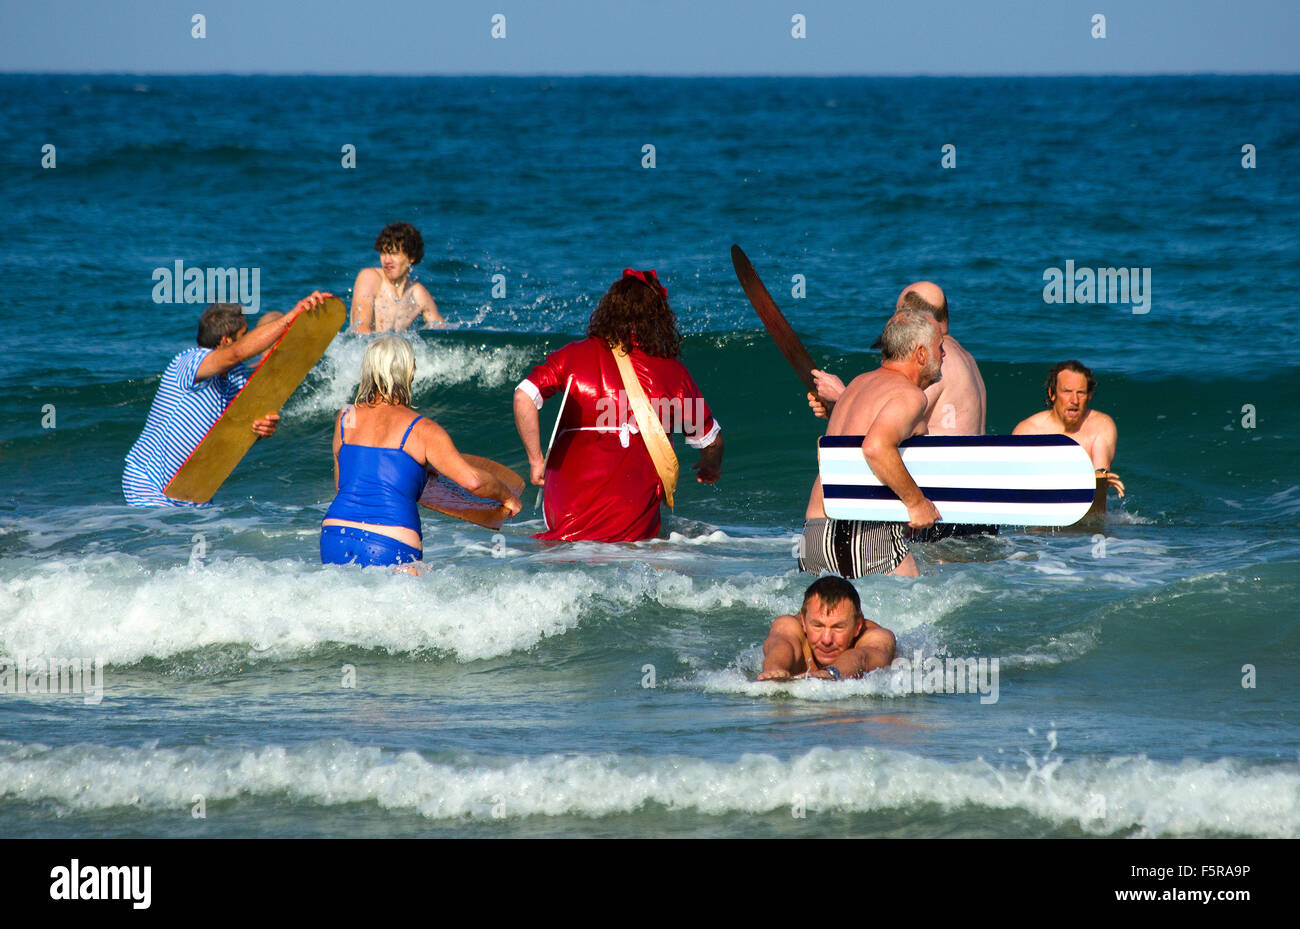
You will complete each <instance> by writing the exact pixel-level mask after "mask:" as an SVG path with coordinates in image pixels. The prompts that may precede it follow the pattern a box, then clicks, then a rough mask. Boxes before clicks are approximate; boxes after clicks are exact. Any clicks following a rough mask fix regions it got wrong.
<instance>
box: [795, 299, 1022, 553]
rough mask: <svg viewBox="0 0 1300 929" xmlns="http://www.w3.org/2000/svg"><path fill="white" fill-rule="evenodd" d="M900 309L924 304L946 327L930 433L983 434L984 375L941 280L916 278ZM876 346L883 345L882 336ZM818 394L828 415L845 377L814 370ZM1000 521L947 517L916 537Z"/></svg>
mask: <svg viewBox="0 0 1300 929" xmlns="http://www.w3.org/2000/svg"><path fill="white" fill-rule="evenodd" d="M895 308H896V309H898V310H904V309H908V310H921V311H922V312H925V313H929V314H930V315H931V316H933V317H934V321H935V322H936V323H938V324H939V331H940V332H942V333H943V366H942V369H941V373H940V378H939V380H937V381H935V382H934V383H933V384H931V385H930V386H929V387H927V388H926V389H925V400H926V406H925V424H926V432H927V433H928V434H929V435H983V434H984V421H985V414H986V413H987V409H988V402H987V394H986V392H985V390H984V378H982V377H981V376H980V369H979V365H977V364H976V363H975V359H974V357H972V356H971V353H970V352H968V351H966V349H965V348H963V347H962V344H961V343H960V342H958V341H957V340H956V339H955V338H953V336H952V335H951V334H950V333H949V332H948V298H947V297H945V296H944V294H943V290H942V289H941V288H940V287H939V285H938V284H935V283H933V282H931V281H917V282H916V283H915V284H908V285H907V286H906V287H904V288H903V292H902V293H901V294H899V295H898V301H897V303H896V306H895ZM871 347H872V348H880V340H879V339H877V340H876V342H875V344H874V345H872V346H871ZM813 381H814V383H815V384H816V386H817V394H818V395H820V396H815V395H813V394H809V395H808V405H809V406H810V407H812V411H813V413H814V415H816V416H818V417H825V416H827V415H828V413H829V408H830V406H831V405H833V404H834V403H835V401H836V400H838V399H839V398H840V396H841V395H842V394H843V393H844V383H843V382H842V381H841V380H840V379H839V378H838V377H836V376H835V375H834V374H827V373H826V372H825V371H818V370H815V369H814V370H813ZM997 532H998V529H997V526H963V525H957V524H955V523H946V524H942V525H936V526H932V527H930V528H928V529H924V530H913V531H912V541H914V542H938V541H939V540H941V539H946V538H949V537H951V536H969V535H984V534H988V535H997Z"/></svg>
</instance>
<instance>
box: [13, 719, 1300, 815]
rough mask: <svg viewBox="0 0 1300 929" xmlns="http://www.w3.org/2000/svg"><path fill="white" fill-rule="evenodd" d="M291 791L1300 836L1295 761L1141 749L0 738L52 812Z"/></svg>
mask: <svg viewBox="0 0 1300 929" xmlns="http://www.w3.org/2000/svg"><path fill="white" fill-rule="evenodd" d="M195 795H202V796H203V798H204V800H205V802H206V803H207V804H209V805H211V804H213V803H215V802H222V801H235V802H237V801H239V800H244V799H248V798H265V797H272V796H288V797H290V798H292V799H293V800H295V801H297V802H305V803H312V804H317V805H319V806H322V807H329V806H337V805H342V804H351V803H373V804H375V805H377V806H379V807H380V808H382V809H385V810H392V811H401V812H408V811H409V812H413V813H417V814H419V815H421V816H423V817H425V818H427V819H430V820H455V819H461V818H468V819H472V820H483V821H488V820H502V819H504V820H514V819H519V818H522V817H527V816H566V815H567V816H581V817H590V818H597V817H603V816H611V815H618V814H626V813H633V812H636V811H638V810H641V809H643V808H644V807H645V806H646V805H648V804H657V805H660V806H662V807H664V808H666V810H667V811H668V812H667V814H666V815H668V816H671V815H672V814H673V812H675V811H684V810H691V811H696V812H698V813H702V814H705V815H711V816H727V815H730V814H735V813H749V814H764V813H785V812H786V811H789V810H790V809H792V807H794V806H795V805H796V804H797V805H799V806H801V807H802V808H804V809H805V810H806V811H807V814H808V815H810V816H811V815H814V814H815V813H818V812H849V813H871V812H878V811H886V810H900V811H908V810H913V809H917V808H918V807H922V806H926V805H930V804H935V805H938V806H939V807H940V808H942V809H945V810H956V809H960V808H962V807H965V806H970V805H974V806H980V807H985V808H988V809H992V810H1007V811H1014V812H1016V813H1020V814H1028V815H1031V816H1034V817H1038V818H1040V819H1043V820H1046V821H1048V822H1050V823H1054V824H1057V825H1060V826H1067V827H1070V826H1073V827H1076V828H1080V829H1082V830H1084V831H1086V832H1089V833H1093V834H1097V835H1106V834H1113V833H1121V834H1134V835H1138V836H1145V837H1158V836H1177V835H1204V834H1207V833H1226V834H1229V835H1243V836H1267V837H1278V838H1297V837H1300V765H1298V764H1296V763H1294V762H1291V763H1285V764H1280V765H1271V766H1249V765H1246V764H1243V763H1241V762H1238V761H1232V760H1219V761H1213V762H1197V761H1183V762H1180V763H1177V764H1171V763H1164V762H1157V761H1152V760H1150V759H1148V758H1145V757H1142V756H1137V757H1124V758H1113V759H1110V760H1108V761H1101V760H1095V759H1083V760H1062V759H1060V758H1059V757H1058V758H1055V759H1046V758H1045V759H1037V758H1033V757H1027V758H1025V759H1024V760H1023V761H1017V762H1007V763H1005V764H1000V765H998V766H994V765H991V764H988V763H987V762H985V761H983V760H982V759H981V760H977V761H969V762H959V763H951V762H940V761H936V760H931V759H926V758H921V757H917V756H914V755H910V754H906V753H903V752H899V751H892V750H885V749H873V748H868V749H862V750H831V749H825V748H815V749H813V750H811V751H809V752H808V753H807V754H804V755H802V756H799V757H795V758H791V759H789V760H784V761H783V760H779V759H777V758H774V757H771V756H767V755H746V756H743V757H742V758H740V759H739V760H737V761H733V762H720V761H705V760H701V759H695V758H686V757H680V756H673V757H661V758H645V757H633V756H618V755H599V756H578V757H572V756H567V757H566V756H559V755H548V756H543V757H537V758H529V759H523V760H517V759H499V760H498V759H479V760H469V759H460V760H458V761H457V762H456V763H455V764H447V763H442V762H439V761H432V760H429V759H428V758H426V757H424V756H423V755H421V754H419V753H417V752H414V751H407V752H402V753H394V752H389V751H384V750H381V749H378V748H373V747H361V746H357V745H353V744H351V743H349V742H345V741H338V740H334V741H320V742H314V743H309V744H306V745H301V746H294V747H291V748H286V747H281V746H266V747H262V748H257V749H238V748H211V747H187V748H159V747H156V746H153V745H144V746H141V747H108V746H101V745H74V746H66V747H59V748H48V747H46V746H43V745H23V744H19V743H16V742H0V797H4V798H6V799H8V800H23V801H27V802H49V803H52V804H54V805H55V806H56V809H58V810H59V811H60V812H66V811H81V812H84V811H94V810H108V809H114V808H122V807H134V808H137V809H140V810H142V811H167V810H176V811H178V812H187V811H188V810H189V808H190V806H191V804H192V803H193V802H194V797H195Z"/></svg>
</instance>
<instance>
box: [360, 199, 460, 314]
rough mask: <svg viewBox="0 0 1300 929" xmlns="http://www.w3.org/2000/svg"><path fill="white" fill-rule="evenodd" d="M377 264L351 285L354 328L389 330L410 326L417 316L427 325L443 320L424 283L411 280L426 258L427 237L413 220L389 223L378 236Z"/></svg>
mask: <svg viewBox="0 0 1300 929" xmlns="http://www.w3.org/2000/svg"><path fill="white" fill-rule="evenodd" d="M375 251H377V252H379V267H378V268H362V269H361V273H359V274H358V275H357V280H356V283H354V284H353V285H352V329H353V331H355V332H388V331H389V330H393V331H396V330H400V329H408V328H410V326H411V323H413V322H415V318H416V317H417V316H422V317H424V324H425V325H426V326H441V325H442V324H443V323H444V320H443V318H442V316H441V315H440V314H439V313H438V304H436V303H434V302H433V296H432V295H431V294H430V293H429V291H428V290H426V289H425V286H424V285H423V284H421V283H419V282H417V281H412V280H411V268H412V266H414V265H418V264H419V263H420V260H421V259H422V258H424V239H423V238H422V237H421V236H420V230H419V229H416V228H415V227H414V226H412V225H411V224H410V223H389V224H388V225H387V226H385V227H384V229H383V231H382V232H381V233H379V238H377V239H375Z"/></svg>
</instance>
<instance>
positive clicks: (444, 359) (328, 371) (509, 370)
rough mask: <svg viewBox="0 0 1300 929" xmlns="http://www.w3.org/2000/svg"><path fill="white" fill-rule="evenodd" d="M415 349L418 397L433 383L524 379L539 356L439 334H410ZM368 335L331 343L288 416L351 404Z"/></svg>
mask: <svg viewBox="0 0 1300 929" xmlns="http://www.w3.org/2000/svg"><path fill="white" fill-rule="evenodd" d="M408 341H409V342H410V343H411V347H412V348H413V349H414V350H415V384H414V388H413V390H414V392H415V393H416V394H417V395H420V394H423V393H425V392H427V391H428V390H429V389H431V388H434V387H449V386H452V385H455V384H468V383H474V384H478V385H479V386H481V387H484V388H497V387H503V386H506V385H507V384H509V383H510V382H511V381H513V380H515V379H517V378H521V377H523V376H524V374H526V373H527V372H528V369H529V367H530V366H531V365H532V364H534V363H535V362H536V361H537V360H538V359H537V358H534V357H533V356H532V355H531V354H530V353H529V352H528V351H526V350H525V349H524V348H522V347H518V346H511V345H499V346H491V347H488V346H474V345H465V344H460V343H448V342H440V341H438V339H437V336H436V335H435V336H433V337H431V338H423V339H422V338H419V337H418V336H416V335H414V334H411V335H409V336H408ZM369 345H370V339H368V338H365V337H357V336H348V335H343V336H340V337H339V338H337V339H335V340H334V341H333V342H332V343H330V347H329V348H328V349H327V350H326V352H325V355H324V356H323V357H322V358H321V360H320V363H319V364H318V365H317V367H316V368H315V370H314V371H313V372H312V374H311V375H310V376H309V377H308V379H307V386H306V388H300V389H299V391H298V392H297V393H295V394H294V396H293V398H292V399H291V400H290V401H289V404H288V406H286V407H285V412H286V414H287V415H293V416H313V415H319V414H321V413H328V414H331V415H332V414H334V413H337V412H338V411H339V410H340V409H342V408H343V407H344V406H346V405H347V404H349V403H351V402H352V399H353V398H354V397H355V396H356V392H357V383H358V381H359V380H360V378H361V359H362V358H363V357H364V356H365V354H366V348H367V347H368V346H369Z"/></svg>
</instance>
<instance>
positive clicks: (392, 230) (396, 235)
mask: <svg viewBox="0 0 1300 929" xmlns="http://www.w3.org/2000/svg"><path fill="white" fill-rule="evenodd" d="M375 251H377V252H379V254H381V255H382V254H383V253H384V252H404V253H405V254H406V257H407V258H409V259H411V264H413V265H418V264H419V263H420V259H422V258H423V257H424V238H423V237H422V236H421V235H420V230H419V229H416V228H415V227H414V226H412V225H411V224H410V223H389V224H388V225H387V226H385V227H384V231H383V232H381V233H379V238H377V239H375Z"/></svg>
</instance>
